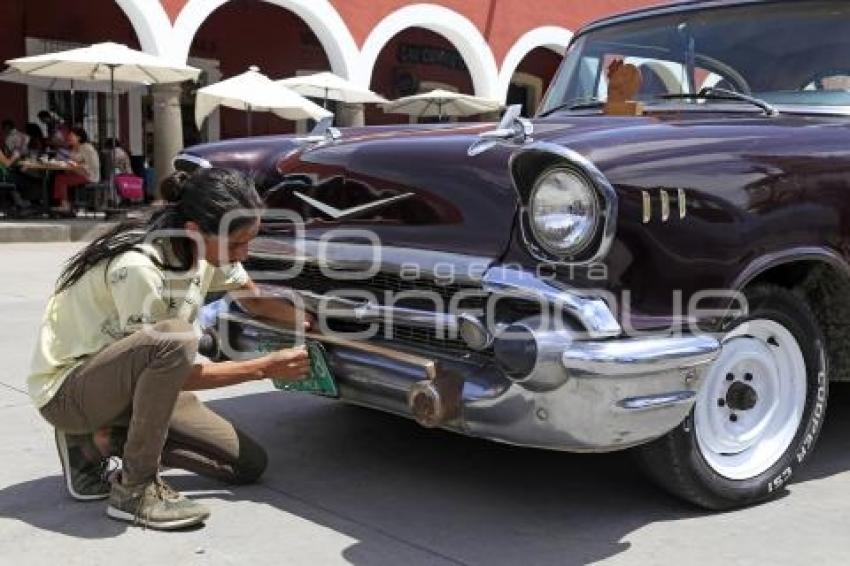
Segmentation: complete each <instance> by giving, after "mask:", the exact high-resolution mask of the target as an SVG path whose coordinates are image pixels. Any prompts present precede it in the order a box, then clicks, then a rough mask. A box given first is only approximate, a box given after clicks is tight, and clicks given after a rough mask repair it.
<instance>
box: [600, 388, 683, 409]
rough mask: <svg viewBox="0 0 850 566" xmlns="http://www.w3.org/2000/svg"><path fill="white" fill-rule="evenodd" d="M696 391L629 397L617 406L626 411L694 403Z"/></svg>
mask: <svg viewBox="0 0 850 566" xmlns="http://www.w3.org/2000/svg"><path fill="white" fill-rule="evenodd" d="M695 397H696V391H674V392H672V393H662V394H660V395H644V396H642V397H629V398H628V399H623V400H621V401H619V402H617V406H618V407H619V408H621V409H625V410H626V411H650V410H652V409H661V408H665V407H674V406H676V405H684V404H688V405H690V404H693V402H694V401H695V400H696V399H695Z"/></svg>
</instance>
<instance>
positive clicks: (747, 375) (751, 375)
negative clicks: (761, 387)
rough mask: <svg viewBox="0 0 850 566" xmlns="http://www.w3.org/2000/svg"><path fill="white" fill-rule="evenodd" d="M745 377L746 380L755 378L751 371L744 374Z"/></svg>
mask: <svg viewBox="0 0 850 566" xmlns="http://www.w3.org/2000/svg"><path fill="white" fill-rule="evenodd" d="M744 379H745V380H746V381H752V380H753V374H751V373H747V374H744Z"/></svg>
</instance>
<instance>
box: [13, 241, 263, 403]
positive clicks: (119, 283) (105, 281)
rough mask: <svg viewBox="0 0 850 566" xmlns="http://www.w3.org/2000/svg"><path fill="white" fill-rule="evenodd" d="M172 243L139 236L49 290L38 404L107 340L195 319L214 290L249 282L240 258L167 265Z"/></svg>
mask: <svg viewBox="0 0 850 566" xmlns="http://www.w3.org/2000/svg"><path fill="white" fill-rule="evenodd" d="M169 249H170V248H168V247H167V244H166V245H155V244H153V243H145V244H140V245H138V246H137V247H136V249H134V250H131V251H127V252H124V253H122V254H120V255H118V256H116V257H114V258H113V259H112V260H111V261H108V262H107V261H103V262H101V263H99V264H97V265H95V266H94V267H92V268H90V269H89V270H88V271H87V272H86V273H85V274H84V275H83V277H81V278H80V279H79V280H78V281H77V282H76V283H74V285H72V286H71V287H70V288H68V289H65V290H64V291H62V292H61V293H58V294H54V295H52V296H51V297H50V299H49V301H48V303H47V307H46V308H45V311H44V315H43V317H42V322H41V328H40V330H39V336H38V341H37V343H36V347H35V350H34V352H33V356H32V362H31V368H30V375H29V377H28V379H27V386H28V389H29V394H30V397H31V398H32V400H33V402H34V403H35V405H36V406H37V407H39V408H41V407H43V406H44V405H46V404H47V403H48V402H49V401H50V400H51V399H52V398H53V396H54V395H55V394H56V392H57V391H58V390H59V387H61V385H62V383H63V381H64V379H65V377H66V376H67V375H68V373H70V371H71V370H72V369H74V368H75V367H76V366H78V365H79V364H81V363H82V362H84V361H85V360H86V359H87V358H89V357H90V356H92V355H94V354H96V353H97V352H99V351H100V350H102V349H103V348H105V347H106V346H108V345H110V344H112V343H113V342H116V341H118V340H120V339H122V338H124V337H125V336H128V335H130V334H132V333H133V332H135V331H137V330H140V329H142V328H144V327H145V326H146V325H149V324H154V323H156V322H159V321H160V320H164V319H168V318H178V319H180V320H184V321H186V322H189V323H195V321H196V320H197V317H198V311H199V310H200V308H201V306H203V304H204V299H205V297H206V294H207V293H208V292H210V291H212V292H216V291H231V290H235V289H239V288H242V287H244V286H245V285H246V284H247V282H248V274H247V273H246V272H245V269H244V268H243V267H242V265H241V264H240V263H239V262H235V263H231V264H227V265H223V266H220V267H215V266H213V265H212V264H210V263H209V262H207V261H205V260H203V259H201V260H199V261H198V262H197V264H196V266H195V268H194V269H193V270H191V271H190V272H187V273H178V272H172V271H166V270H163V269H161V268H160V267H159V266H158V265H157V264H156V262H154V260H153V259H152V258H156V259H157V260H158V261H160V263H165V264H172V263H170V261H169V260H170V259H171V257H169V256H168V255H167V254H169V253H171V252H169Z"/></svg>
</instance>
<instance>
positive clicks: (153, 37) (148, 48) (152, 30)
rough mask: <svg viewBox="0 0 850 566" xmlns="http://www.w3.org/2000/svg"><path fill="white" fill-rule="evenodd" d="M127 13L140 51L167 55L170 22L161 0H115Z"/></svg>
mask: <svg viewBox="0 0 850 566" xmlns="http://www.w3.org/2000/svg"><path fill="white" fill-rule="evenodd" d="M116 3H117V4H118V7H119V8H121V9H122V10H123V11H124V14H126V15H127V19H129V20H130V24H131V25H132V26H133V30H134V31H135V32H136V36H137V37H138V38H139V44H140V45H141V47H142V51H145V52H146V53H150V54H151V55H161V56H167V55H168V53H169V50H170V47H171V45H170V43H171V42H170V39H171V22H170V21H169V19H168V14H166V13H165V8H163V7H162V3H161V2H151V0H116Z"/></svg>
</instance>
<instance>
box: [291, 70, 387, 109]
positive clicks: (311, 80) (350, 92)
mask: <svg viewBox="0 0 850 566" xmlns="http://www.w3.org/2000/svg"><path fill="white" fill-rule="evenodd" d="M277 84H279V85H283V86H285V87H286V88H288V89H290V90H294V91H295V92H297V93H298V94H300V95H301V96H309V97H312V98H321V99H322V100H324V107H325V108H327V107H328V100H336V101H338V102H343V103H345V104H383V103H386V102H387V99H386V98H384V97H382V96H379V95H377V94H375V93H374V92H372V91H371V90H369V89H366V88H361V87H359V86H357V85H356V84H354V83H352V82H351V81H348V80H346V79H344V78H342V77H340V76H337V75H335V74H333V73H330V72H323V73H316V74H313V75H304V76H300V77H291V78H288V79H283V80H280V81H277Z"/></svg>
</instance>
